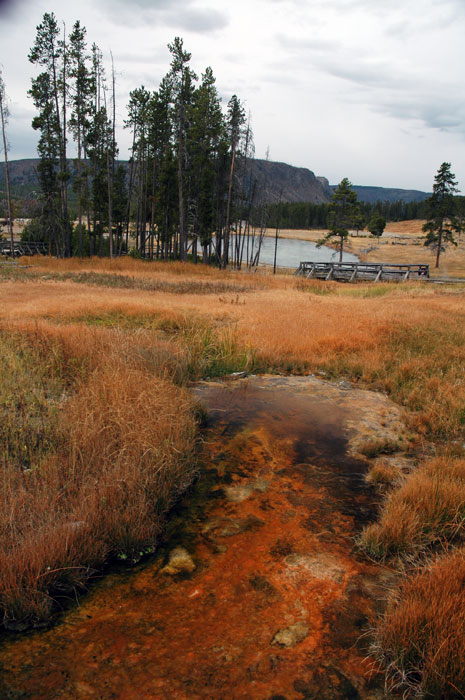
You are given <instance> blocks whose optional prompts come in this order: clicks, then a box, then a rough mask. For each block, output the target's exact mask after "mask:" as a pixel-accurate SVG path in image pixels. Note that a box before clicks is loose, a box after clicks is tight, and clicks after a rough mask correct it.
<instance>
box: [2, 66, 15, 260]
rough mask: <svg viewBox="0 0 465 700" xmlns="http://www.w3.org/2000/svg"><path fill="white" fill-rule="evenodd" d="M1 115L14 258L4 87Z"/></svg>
mask: <svg viewBox="0 0 465 700" xmlns="http://www.w3.org/2000/svg"><path fill="white" fill-rule="evenodd" d="M0 80H1V78H0ZM2 82H3V81H2ZM0 113H1V117H2V136H3V153H4V154H5V182H6V200H7V207H8V230H9V233H10V245H11V256H12V257H14V240H13V212H12V209H11V194H10V173H9V169H8V144H7V141H6V131H5V98H4V91H3V85H0Z"/></svg>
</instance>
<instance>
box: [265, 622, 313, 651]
mask: <svg viewBox="0 0 465 700" xmlns="http://www.w3.org/2000/svg"><path fill="white" fill-rule="evenodd" d="M308 631H309V627H308V625H307V623H306V622H296V623H295V624H294V625H291V626H290V627H286V629H283V630H280V631H279V632H276V634H275V636H274V637H273V639H272V641H271V643H272V644H277V645H278V646H280V647H293V646H295V645H296V644H299V643H300V642H303V640H304V639H305V638H306V637H307V635H308Z"/></svg>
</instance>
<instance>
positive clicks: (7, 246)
mask: <svg viewBox="0 0 465 700" xmlns="http://www.w3.org/2000/svg"><path fill="white" fill-rule="evenodd" d="M47 254H48V246H47V244H46V243H43V242H42V241H15V242H14V244H13V255H12V252H11V243H10V241H8V240H6V241H0V255H5V256H8V257H15V258H19V257H21V255H47Z"/></svg>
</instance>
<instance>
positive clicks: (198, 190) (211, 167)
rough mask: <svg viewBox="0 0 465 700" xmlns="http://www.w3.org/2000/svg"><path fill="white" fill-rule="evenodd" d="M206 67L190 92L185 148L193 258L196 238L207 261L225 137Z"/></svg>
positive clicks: (213, 84)
mask: <svg viewBox="0 0 465 700" xmlns="http://www.w3.org/2000/svg"><path fill="white" fill-rule="evenodd" d="M215 82H216V81H215V78H214V75H213V71H212V69H211V68H210V67H208V68H206V70H205V72H204V73H203V74H202V82H201V84H200V85H199V87H198V89H197V90H196V91H195V93H194V96H193V103H192V108H191V110H190V114H189V116H190V121H191V127H190V130H189V152H190V154H191V175H192V177H191V182H190V188H189V211H190V213H191V219H192V233H193V234H194V259H196V253H197V247H196V243H197V239H198V240H199V241H200V244H201V246H202V249H203V260H204V262H207V261H208V252H207V250H208V247H209V246H210V245H211V243H212V234H213V231H214V228H215V199H216V197H215V184H216V167H217V161H218V157H219V151H220V148H221V141H222V140H224V138H225V129H224V121H223V115H222V112H221V101H220V98H219V96H218V91H217V89H216V85H215Z"/></svg>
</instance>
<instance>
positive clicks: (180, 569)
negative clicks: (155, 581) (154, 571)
mask: <svg viewBox="0 0 465 700" xmlns="http://www.w3.org/2000/svg"><path fill="white" fill-rule="evenodd" d="M194 570H195V563H194V560H193V559H192V557H191V555H190V554H189V552H188V551H187V550H186V549H184V547H175V548H174V549H173V550H172V551H171V552H170V555H169V559H168V564H167V565H166V566H164V567H163V569H161V571H160V573H162V574H168V575H169V576H176V574H181V573H187V574H190V573H192V572H193V571H194Z"/></svg>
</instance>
